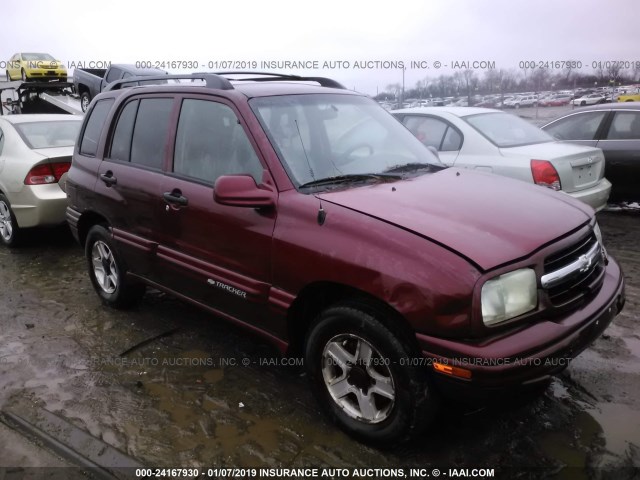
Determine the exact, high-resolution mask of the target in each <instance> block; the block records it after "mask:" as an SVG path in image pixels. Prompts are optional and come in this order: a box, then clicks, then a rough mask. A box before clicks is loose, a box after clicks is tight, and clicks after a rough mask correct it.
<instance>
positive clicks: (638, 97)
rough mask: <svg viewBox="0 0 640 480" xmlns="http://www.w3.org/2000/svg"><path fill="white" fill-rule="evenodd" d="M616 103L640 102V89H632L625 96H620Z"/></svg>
mask: <svg viewBox="0 0 640 480" xmlns="http://www.w3.org/2000/svg"><path fill="white" fill-rule="evenodd" d="M614 102H640V88H638V87H635V88H630V89H628V90H626V91H625V93H624V94H621V95H618V98H617V99H615V100H614Z"/></svg>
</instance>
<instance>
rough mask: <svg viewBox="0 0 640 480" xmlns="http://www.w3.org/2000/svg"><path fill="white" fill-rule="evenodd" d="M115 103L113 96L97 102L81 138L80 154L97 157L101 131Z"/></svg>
mask: <svg viewBox="0 0 640 480" xmlns="http://www.w3.org/2000/svg"><path fill="white" fill-rule="evenodd" d="M111 105H113V98H107V99H105V100H100V101H99V102H97V103H96V105H95V106H94V107H93V110H91V113H90V114H89V119H88V120H87V123H86V125H85V127H84V131H83V132H82V139H81V140H80V154H82V155H88V156H90V157H95V156H96V152H97V151H98V140H100V133H101V132H102V127H103V126H104V121H105V119H106V118H107V115H108V114H109V110H111Z"/></svg>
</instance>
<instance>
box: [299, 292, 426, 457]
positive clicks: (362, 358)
mask: <svg viewBox="0 0 640 480" xmlns="http://www.w3.org/2000/svg"><path fill="white" fill-rule="evenodd" d="M371 312H372V313H371ZM382 315H383V313H382V312H378V311H377V310H375V309H373V310H372V309H369V308H366V309H363V308H362V307H361V306H360V305H358V304H349V303H345V304H339V305H336V306H333V307H330V308H328V309H326V310H325V311H324V312H322V313H321V314H320V315H319V317H318V318H317V320H316V322H315V325H314V327H313V328H312V329H311V331H310V333H309V334H308V337H307V341H306V348H305V365H306V368H307V373H308V375H309V378H310V380H311V382H312V387H313V389H314V391H315V393H316V397H317V398H318V399H319V401H320V404H321V407H322V408H323V409H324V410H325V411H326V412H327V414H328V415H329V416H330V417H331V418H332V420H334V421H335V422H336V423H337V424H338V425H339V426H340V427H341V428H342V429H344V430H345V431H346V432H347V433H349V434H350V435H352V436H354V437H356V438H358V439H360V440H362V441H365V442H369V443H373V444H378V445H387V446H388V445H389V444H390V442H398V441H406V440H409V439H410V438H413V437H415V436H416V435H417V434H419V433H420V432H421V431H422V430H423V429H424V428H425V427H426V426H427V424H428V421H429V420H430V419H431V418H432V416H433V414H434V413H435V410H436V408H437V399H436V396H435V395H434V392H433V390H432V389H431V387H430V385H429V382H428V378H427V372H426V371H425V367H424V366H423V363H420V362H416V363H417V364H416V363H414V364H412V363H411V359H412V358H416V354H415V352H414V351H413V349H412V348H410V347H409V346H408V345H407V344H406V343H405V342H404V341H403V340H401V338H400V336H398V335H396V334H395V333H394V332H392V331H391V330H390V329H389V328H387V327H386V326H385V325H384V324H383V323H382V322H381V321H380V320H378V318H382Z"/></svg>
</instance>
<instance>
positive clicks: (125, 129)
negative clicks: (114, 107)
mask: <svg viewBox="0 0 640 480" xmlns="http://www.w3.org/2000/svg"><path fill="white" fill-rule="evenodd" d="M138 103H139V102H138V100H134V101H133V102H129V103H128V104H127V105H126V106H125V107H124V109H122V112H121V113H120V116H119V117H118V123H117V124H116V129H115V132H114V134H113V140H112V142H111V153H110V155H109V157H110V158H111V159H113V160H120V161H122V162H128V161H129V159H130V156H131V138H132V136H133V124H134V122H135V121H136V113H137V112H138Z"/></svg>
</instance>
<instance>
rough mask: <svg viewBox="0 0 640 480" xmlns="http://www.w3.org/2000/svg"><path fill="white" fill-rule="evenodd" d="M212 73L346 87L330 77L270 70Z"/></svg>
mask: <svg viewBox="0 0 640 480" xmlns="http://www.w3.org/2000/svg"><path fill="white" fill-rule="evenodd" d="M212 73H213V74H214V75H220V76H224V77H230V76H237V75H247V77H245V78H231V79H230V80H234V81H243V82H277V81H282V80H290V81H294V82H317V83H319V84H320V86H322V87H328V88H339V89H341V90H346V87H345V86H344V85H342V84H341V83H339V82H336V81H335V80H333V79H331V78H326V77H301V76H299V75H287V74H283V73H271V72H246V71H236V72H234V71H230V72H212Z"/></svg>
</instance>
